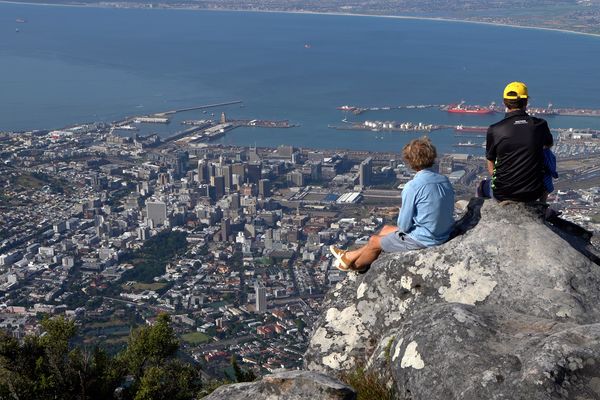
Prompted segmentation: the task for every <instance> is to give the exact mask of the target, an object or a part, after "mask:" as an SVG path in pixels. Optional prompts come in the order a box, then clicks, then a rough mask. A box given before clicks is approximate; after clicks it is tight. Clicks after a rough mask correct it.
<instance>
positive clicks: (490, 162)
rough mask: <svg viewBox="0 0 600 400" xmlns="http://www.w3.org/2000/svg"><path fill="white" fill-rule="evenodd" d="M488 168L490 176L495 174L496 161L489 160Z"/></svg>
mask: <svg viewBox="0 0 600 400" xmlns="http://www.w3.org/2000/svg"><path fill="white" fill-rule="evenodd" d="M487 170H488V172H489V173H490V176H494V162H493V161H490V160H487Z"/></svg>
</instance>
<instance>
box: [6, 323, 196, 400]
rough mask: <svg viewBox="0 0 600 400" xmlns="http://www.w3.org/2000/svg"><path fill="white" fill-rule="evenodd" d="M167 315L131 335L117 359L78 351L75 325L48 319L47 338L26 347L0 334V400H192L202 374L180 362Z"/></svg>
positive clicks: (29, 340) (97, 352) (31, 341)
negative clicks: (74, 340) (117, 393)
mask: <svg viewBox="0 0 600 400" xmlns="http://www.w3.org/2000/svg"><path fill="white" fill-rule="evenodd" d="M170 322H171V321H170V318H169V316H168V315H166V314H161V315H159V316H158V318H157V320H156V323H155V324H154V325H152V326H144V327H141V328H138V329H135V330H134V331H132V333H131V335H130V338H129V342H128V345H127V348H126V349H125V350H123V351H122V352H121V353H120V354H118V355H117V356H116V357H112V356H110V355H109V354H107V353H106V352H105V351H104V350H101V349H99V348H94V349H91V350H88V349H85V348H82V347H79V346H74V345H73V343H72V342H73V339H74V337H75V335H76V333H77V328H76V326H75V323H74V322H73V321H71V320H68V319H66V318H64V317H55V318H45V319H44V320H43V321H42V327H43V329H44V334H43V335H41V336H28V337H25V338H24V339H23V340H22V341H21V342H20V341H18V340H16V339H15V338H13V337H11V336H9V335H7V334H6V333H4V332H2V331H0V399H14V400H53V399H54V400H58V399H60V400H109V399H114V398H115V393H116V392H117V389H118V392H119V398H120V399H123V400H161V399H165V400H191V399H194V398H196V397H197V395H198V393H199V391H200V388H201V387H200V386H201V381H200V374H199V371H198V370H197V369H196V368H195V367H194V366H193V365H191V364H189V363H185V362H183V361H181V360H178V359H177V351H178V348H179V342H178V340H177V338H176V337H175V333H174V331H173V328H172V327H171V323H170Z"/></svg>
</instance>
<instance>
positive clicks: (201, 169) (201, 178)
mask: <svg viewBox="0 0 600 400" xmlns="http://www.w3.org/2000/svg"><path fill="white" fill-rule="evenodd" d="M209 180H210V177H209V175H208V163H207V161H206V160H200V161H198V183H200V184H202V183H208V182H209Z"/></svg>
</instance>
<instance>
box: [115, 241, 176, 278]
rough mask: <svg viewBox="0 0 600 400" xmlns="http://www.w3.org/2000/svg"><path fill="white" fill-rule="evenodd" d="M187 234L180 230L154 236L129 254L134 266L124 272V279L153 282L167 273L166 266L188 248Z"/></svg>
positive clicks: (128, 258) (127, 259)
mask: <svg viewBox="0 0 600 400" xmlns="http://www.w3.org/2000/svg"><path fill="white" fill-rule="evenodd" d="M186 236H187V235H186V234H185V233H184V232H178V231H164V232H161V233H159V234H158V235H156V236H154V237H153V238H151V239H150V240H148V241H147V242H146V243H144V246H142V248H141V249H140V250H138V251H136V252H135V253H133V254H131V255H129V257H127V258H126V259H125V261H129V262H130V263H131V264H133V265H134V268H133V269H131V270H129V271H127V272H125V273H124V274H123V279H122V280H123V281H138V282H143V283H153V282H154V278H155V277H157V276H160V275H162V274H164V273H165V266H166V265H167V263H168V262H169V261H170V260H172V259H173V258H174V257H176V256H178V255H180V254H183V253H184V252H185V250H186V249H187V241H186Z"/></svg>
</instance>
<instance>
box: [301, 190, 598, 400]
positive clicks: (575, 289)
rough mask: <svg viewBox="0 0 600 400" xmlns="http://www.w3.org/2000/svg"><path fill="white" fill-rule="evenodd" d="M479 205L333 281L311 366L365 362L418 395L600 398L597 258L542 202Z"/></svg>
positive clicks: (330, 369)
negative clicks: (443, 236)
mask: <svg viewBox="0 0 600 400" xmlns="http://www.w3.org/2000/svg"><path fill="white" fill-rule="evenodd" d="M476 206H477V205H476V204H475V203H472V204H471V205H470V208H469V212H468V217H467V218H465V220H464V221H463V224H462V225H463V226H467V227H468V228H470V229H469V230H467V231H466V233H464V234H462V235H459V236H457V237H456V238H454V239H452V240H451V241H449V242H448V243H446V244H444V245H442V246H439V247H434V248H429V249H425V250H419V251H412V252H407V253H404V254H387V255H383V256H382V257H380V259H379V260H378V261H377V262H375V263H374V264H373V266H372V267H371V269H370V270H369V271H368V272H367V273H365V274H362V275H361V274H355V273H350V274H348V277H347V278H346V279H345V280H344V281H343V282H340V283H339V284H338V285H337V286H336V287H335V288H333V289H332V290H331V291H330V293H329V294H328V297H327V299H326V301H325V303H324V308H323V312H322V314H321V316H320V317H319V319H318V321H317V323H316V325H315V327H314V330H313V333H312V337H311V341H310V345H309V348H308V350H307V352H306V354H305V367H306V368H307V369H309V370H314V371H322V372H327V373H332V374H336V373H339V372H340V371H343V370H352V369H354V368H356V366H357V365H365V366H366V367H367V368H370V369H371V370H373V371H376V372H377V373H378V374H380V375H381V377H382V378H383V379H386V380H387V381H389V382H390V384H393V385H395V386H396V388H397V392H398V393H399V397H400V398H410V399H414V400H418V399H427V400H435V399H440V400H441V399H444V400H446V399H463V400H469V399H473V400H475V399H528V400H533V399H559V398H565V399H567V398H568V399H600V324H599V322H600V267H599V266H598V265H596V264H594V263H593V262H592V261H590V259H589V257H587V256H586V255H584V254H583V253H585V251H584V249H583V247H581V248H579V249H576V248H575V247H573V246H572V244H576V243H578V241H577V238H573V237H567V236H564V235H563V236H564V238H563V237H561V235H559V234H558V233H557V232H560V230H557V229H555V228H552V227H549V226H548V225H547V224H546V223H544V221H543V218H542V217H541V213H540V212H539V211H538V210H536V209H534V208H530V207H528V206H524V205H520V204H506V205H499V204H498V203H496V202H493V201H486V202H485V203H484V204H483V205H482V206H481V208H480V209H478V208H477V207H476ZM566 239H567V240H568V241H567V240H566ZM570 243H571V244H570Z"/></svg>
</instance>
